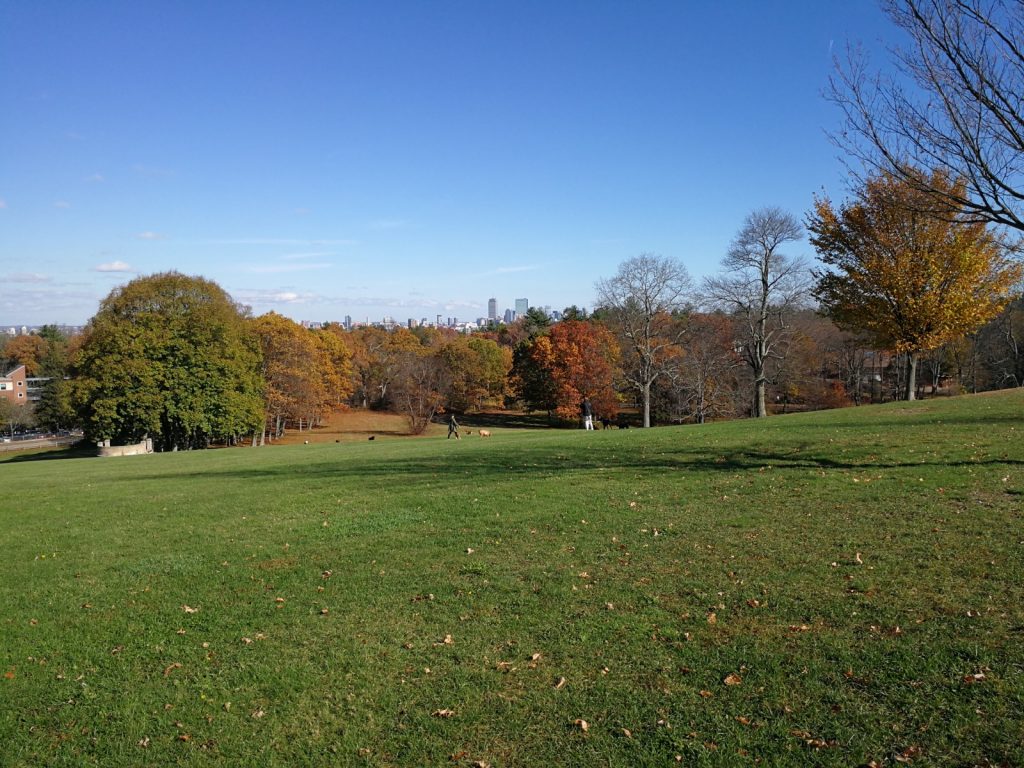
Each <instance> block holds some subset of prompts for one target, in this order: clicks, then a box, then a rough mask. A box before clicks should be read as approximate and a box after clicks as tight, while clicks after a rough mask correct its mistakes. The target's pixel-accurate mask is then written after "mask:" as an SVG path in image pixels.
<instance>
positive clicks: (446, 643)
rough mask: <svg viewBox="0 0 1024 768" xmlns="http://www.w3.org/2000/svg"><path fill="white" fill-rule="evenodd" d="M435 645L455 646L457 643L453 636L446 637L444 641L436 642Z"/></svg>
mask: <svg viewBox="0 0 1024 768" xmlns="http://www.w3.org/2000/svg"><path fill="white" fill-rule="evenodd" d="M434 645H455V641H454V640H452V636H451V635H445V636H444V639H443V640H438V641H436V642H435V643H434Z"/></svg>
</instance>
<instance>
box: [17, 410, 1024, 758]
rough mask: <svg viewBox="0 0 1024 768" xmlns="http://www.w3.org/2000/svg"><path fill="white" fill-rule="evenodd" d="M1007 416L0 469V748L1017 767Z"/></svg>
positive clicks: (1018, 593) (1023, 694) (1023, 579)
mask: <svg viewBox="0 0 1024 768" xmlns="http://www.w3.org/2000/svg"><path fill="white" fill-rule="evenodd" d="M1022 433H1024V391H1014V392H1009V393H999V394H993V395H983V396H973V397H962V398H956V399H940V400H928V401H924V402H918V403H897V404H891V405H886V406H880V407H864V408H857V409H852V408H851V409H846V410H842V411H834V412H828V413H816V414H807V415H794V416H780V417H773V418H771V419H768V420H766V421H764V422H753V421H743V422H733V423H728V424H715V425H707V426H703V427H697V426H686V427H674V428H659V429H653V430H647V431H643V430H637V429H632V430H622V431H617V430H611V431H605V432H600V431H599V432H590V433H587V432H583V431H581V430H568V431H547V430H533V431H528V430H522V431H515V430H502V429H495V430H494V436H493V437H492V438H490V439H482V438H480V437H478V436H476V435H473V436H472V437H468V438H465V439H463V440H460V441H455V440H446V439H444V437H443V435H440V436H434V437H426V438H423V439H417V440H404V439H401V438H397V437H391V436H382V437H381V438H380V439H377V440H375V441H373V442H370V441H366V440H360V441H358V442H342V443H334V442H316V443H311V444H310V445H302V444H298V445H290V446H276V447H272V448H263V449H233V450H217V451H208V452H197V453H178V454H164V455H150V456H140V457H128V458H118V459H96V458H69V459H64V460H24V459H22V460H0V488H2V499H3V501H2V512H0V541H2V543H3V546H2V550H0V551H2V557H0V605H2V609H0V764H2V765H4V766H8V765H9V766H21V765H31V766H81V765H102V766H139V765H154V766H156V765H160V766H163V765H203V766H206V765H258V766H276V765H281V766H321V765H324V766H326V765H330V766H346V765H356V766H359V765H370V766H453V765H454V766H474V765H475V766H484V765H489V766H494V767H495V768H497V766H549V765H559V766H562V765H564V766H637V765H652V766H665V765H679V764H682V765H715V766H736V765H740V766H742V765H755V764H760V765H793V766H804V765H836V766H855V765H898V764H913V765H935V766H949V765H965V766H966V765H972V766H973V765H1009V766H1015V765H1024V519H1022V517H1024V512H1022V509H1024V440H1022V436H1024V434H1022Z"/></svg>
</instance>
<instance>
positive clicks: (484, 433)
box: [480, 429, 491, 437]
mask: <svg viewBox="0 0 1024 768" xmlns="http://www.w3.org/2000/svg"><path fill="white" fill-rule="evenodd" d="M490 436H491V431H490V430H489V429H481V430H480V437H490Z"/></svg>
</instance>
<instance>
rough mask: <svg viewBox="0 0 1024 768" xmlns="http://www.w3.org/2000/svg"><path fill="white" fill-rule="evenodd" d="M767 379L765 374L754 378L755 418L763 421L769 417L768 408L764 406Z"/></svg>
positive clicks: (759, 374)
mask: <svg viewBox="0 0 1024 768" xmlns="http://www.w3.org/2000/svg"><path fill="white" fill-rule="evenodd" d="M764 391H765V379H764V374H763V373H758V374H756V375H755V377H754V418H756V419H763V418H764V417H765V416H767V415H768V408H767V407H766V406H765V404H764Z"/></svg>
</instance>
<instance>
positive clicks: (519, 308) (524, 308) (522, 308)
mask: <svg viewBox="0 0 1024 768" xmlns="http://www.w3.org/2000/svg"><path fill="white" fill-rule="evenodd" d="M529 311H530V300H529V299H516V317H526V313H527V312H529Z"/></svg>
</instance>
